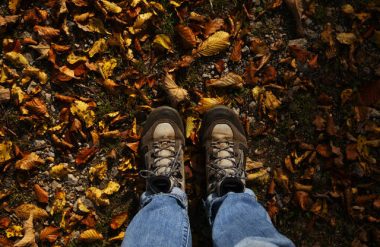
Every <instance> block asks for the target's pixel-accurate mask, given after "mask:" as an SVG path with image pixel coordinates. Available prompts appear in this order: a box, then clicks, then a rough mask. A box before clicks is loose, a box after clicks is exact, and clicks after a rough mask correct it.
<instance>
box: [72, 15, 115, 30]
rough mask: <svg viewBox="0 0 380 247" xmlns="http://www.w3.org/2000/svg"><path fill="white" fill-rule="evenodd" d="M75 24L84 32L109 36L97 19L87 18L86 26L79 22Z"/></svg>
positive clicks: (100, 21)
mask: <svg viewBox="0 0 380 247" xmlns="http://www.w3.org/2000/svg"><path fill="white" fill-rule="evenodd" d="M76 23H77V25H78V27H79V28H80V29H82V30H83V31H85V32H90V33H100V34H109V32H108V31H107V30H106V28H105V27H104V24H103V22H102V20H101V19H99V18H95V17H91V18H89V20H88V23H87V24H81V23H79V22H76Z"/></svg>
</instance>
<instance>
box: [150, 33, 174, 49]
mask: <svg viewBox="0 0 380 247" xmlns="http://www.w3.org/2000/svg"><path fill="white" fill-rule="evenodd" d="M153 43H154V44H157V45H160V46H162V47H163V48H165V49H166V50H168V51H170V52H173V45H172V42H171V40H170V38H169V36H167V35H165V34H157V35H156V37H154V40H153Z"/></svg>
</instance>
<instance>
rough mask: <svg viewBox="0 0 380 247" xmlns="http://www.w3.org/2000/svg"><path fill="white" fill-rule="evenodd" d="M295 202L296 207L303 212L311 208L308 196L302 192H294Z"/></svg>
mask: <svg viewBox="0 0 380 247" xmlns="http://www.w3.org/2000/svg"><path fill="white" fill-rule="evenodd" d="M296 201H297V203H298V205H299V206H300V207H301V208H302V209H303V210H305V211H306V210H308V209H309V207H310V206H311V200H310V198H309V194H308V193H307V192H304V191H297V192H296Z"/></svg>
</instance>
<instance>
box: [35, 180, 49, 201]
mask: <svg viewBox="0 0 380 247" xmlns="http://www.w3.org/2000/svg"><path fill="white" fill-rule="evenodd" d="M34 193H35V194H36V197H37V201H38V202H42V203H48V202H49V194H48V193H47V191H45V190H44V189H43V188H41V186H39V185H38V184H35V185H34Z"/></svg>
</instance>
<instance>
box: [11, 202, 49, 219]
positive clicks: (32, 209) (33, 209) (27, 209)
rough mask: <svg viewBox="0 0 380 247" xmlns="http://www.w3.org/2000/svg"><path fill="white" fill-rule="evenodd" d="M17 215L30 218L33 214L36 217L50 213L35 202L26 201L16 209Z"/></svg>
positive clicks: (21, 217) (42, 216)
mask: <svg viewBox="0 0 380 247" xmlns="http://www.w3.org/2000/svg"><path fill="white" fill-rule="evenodd" d="M15 213H16V216H17V217H19V218H20V219H28V218H29V216H30V215H31V214H33V217H34V219H40V218H45V217H47V216H48V213H47V212H46V211H45V210H44V209H42V208H39V207H37V206H36V205H34V204H29V203H25V204H22V205H20V206H18V207H17V208H16V209H15Z"/></svg>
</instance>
